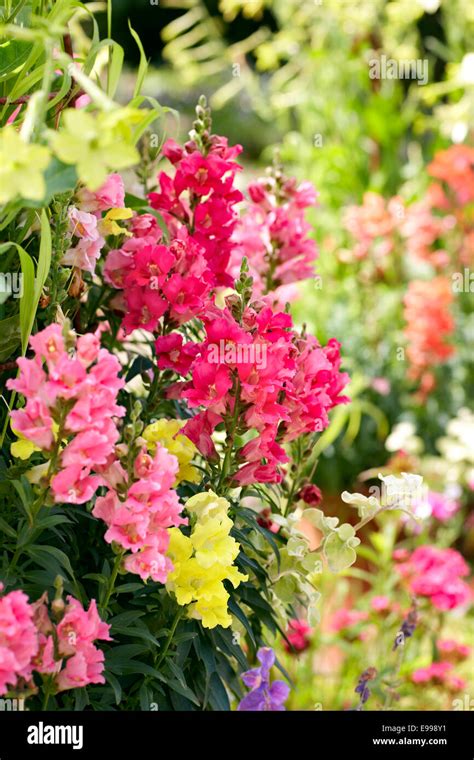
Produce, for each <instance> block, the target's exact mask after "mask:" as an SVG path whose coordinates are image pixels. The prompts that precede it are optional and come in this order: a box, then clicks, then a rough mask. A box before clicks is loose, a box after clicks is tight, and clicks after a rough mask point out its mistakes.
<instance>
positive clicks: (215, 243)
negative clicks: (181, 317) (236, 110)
mask: <svg viewBox="0 0 474 760" xmlns="http://www.w3.org/2000/svg"><path fill="white" fill-rule="evenodd" d="M196 116H197V118H196V120H195V121H194V123H193V127H194V128H193V129H192V130H191V132H190V135H189V136H190V140H189V141H188V142H187V143H185V145H184V146H180V145H178V144H177V143H176V142H174V140H167V141H166V143H165V145H164V146H163V151H162V152H163V154H164V155H165V156H166V158H167V159H168V160H169V161H170V163H171V164H173V166H174V168H175V171H174V175H173V177H170V176H169V175H168V174H166V173H165V172H160V174H159V175H158V182H159V185H160V192H153V193H150V195H149V199H150V204H151V206H152V208H154V209H157V210H158V211H159V212H160V213H161V214H162V216H163V218H164V220H165V222H166V224H167V226H168V228H169V230H170V233H171V236H172V238H175V237H179V234H178V233H179V232H180V231H181V233H183V231H187V232H188V233H189V235H190V236H191V237H192V239H193V241H194V244H195V245H196V247H199V248H200V249H202V250H203V252H204V257H205V260H206V261H207V264H208V268H209V270H210V272H212V274H213V279H214V284H215V285H221V286H222V285H223V286H229V285H230V286H231V285H232V284H233V283H232V279H231V277H230V276H229V273H228V265H229V258H230V255H231V251H232V247H233V243H232V241H231V238H232V233H233V231H234V228H235V226H236V223H237V220H238V216H237V212H236V209H235V205H236V204H237V203H238V202H239V201H241V200H242V198H243V195H242V193H241V192H240V191H239V190H237V189H236V188H235V187H234V180H235V175H236V173H237V172H238V171H241V167H240V166H239V164H238V163H237V162H236V161H235V160H234V159H235V158H236V156H238V155H239V153H240V152H241V151H242V146H240V145H235V146H229V145H228V143H227V139H226V138H225V137H221V136H219V135H212V134H211V124H212V120H211V114H210V109H209V108H208V107H207V103H206V99H205V98H204V96H202V97H201V98H200V100H199V105H198V106H197V108H196Z"/></svg>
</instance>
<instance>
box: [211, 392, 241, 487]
mask: <svg viewBox="0 0 474 760" xmlns="http://www.w3.org/2000/svg"><path fill="white" fill-rule="evenodd" d="M239 397H240V380H237V385H236V389H235V403H234V413H233V415H232V422H231V425H230V430H229V431H228V433H227V439H226V448H225V455H224V461H223V463H222V470H221V474H220V476H219V481H218V483H217V487H216V491H217V493H218V494H219V492H220V490H221V488H222V486H223V485H224V482H225V479H226V477H227V474H228V472H229V469H230V462H231V458H232V449H233V446H234V434H235V429H236V427H237V423H238V421H239V413H240V405H239V401H240V398H239Z"/></svg>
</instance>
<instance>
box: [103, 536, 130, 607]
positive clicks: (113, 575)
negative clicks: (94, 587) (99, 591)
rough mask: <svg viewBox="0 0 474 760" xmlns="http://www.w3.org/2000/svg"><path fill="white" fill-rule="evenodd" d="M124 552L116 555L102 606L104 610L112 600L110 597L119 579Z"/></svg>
mask: <svg viewBox="0 0 474 760" xmlns="http://www.w3.org/2000/svg"><path fill="white" fill-rule="evenodd" d="M124 554H125V552H124V551H121V552H120V554H117V556H116V557H115V562H114V566H113V568H112V572H111V574H110V578H109V583H108V585H107V593H106V595H105V599H104V602H103V604H102V608H103V610H104V612H105V610H106V609H107V607H108V604H109V601H110V597H111V596H112V594H113V592H114V588H115V582H116V580H117V575H118V571H119V569H120V563H121V562H122V559H123V555H124Z"/></svg>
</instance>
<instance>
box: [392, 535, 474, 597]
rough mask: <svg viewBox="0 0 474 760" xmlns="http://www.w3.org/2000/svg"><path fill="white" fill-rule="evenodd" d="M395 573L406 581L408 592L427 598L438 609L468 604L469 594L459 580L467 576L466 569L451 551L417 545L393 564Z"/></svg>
mask: <svg viewBox="0 0 474 760" xmlns="http://www.w3.org/2000/svg"><path fill="white" fill-rule="evenodd" d="M398 556H399V555H396V556H395V559H397V557H398ZM397 570H398V572H399V573H400V574H401V575H402V577H403V578H405V579H406V580H407V582H408V586H409V589H410V591H411V593H413V594H417V595H419V596H425V597H428V598H429V600H430V602H431V603H432V604H433V605H434V606H435V607H436V608H437V609H439V610H451V609H454V608H455V607H461V606H466V605H468V604H469V603H470V601H471V598H472V592H471V590H470V588H469V586H468V584H467V583H466V582H465V581H463V580H462V578H463V577H465V576H467V575H469V568H468V566H467V564H466V563H465V561H464V560H463V558H462V556H461V555H460V554H459V552H457V551H456V550H455V549H439V548H438V547H436V546H419V547H418V548H417V549H415V551H414V552H413V554H412V555H411V556H410V557H409V558H408V559H407V560H406V561H402V562H400V563H399V564H398V565H397Z"/></svg>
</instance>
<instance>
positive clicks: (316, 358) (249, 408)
mask: <svg viewBox="0 0 474 760" xmlns="http://www.w3.org/2000/svg"><path fill="white" fill-rule="evenodd" d="M226 304H227V305H226V307H225V308H224V309H218V308H217V307H215V306H213V307H211V306H210V307H209V308H208V309H207V311H206V314H205V315H204V316H203V317H202V321H203V325H204V330H205V339H204V340H203V341H202V342H201V343H200V344H195V343H191V345H189V343H186V344H184V345H183V343H182V340H181V336H178V335H177V334H174V333H172V334H171V335H170V336H167V338H166V339H165V338H158V340H157V344H158V347H159V349H160V348H164V346H165V340H166V341H170V340H171V338H172V337H173V336H174V342H173V346H172V348H170V349H169V350H168V353H167V355H166V354H165V353H164V351H163V352H162V353H161V354H160V363H161V364H160V366H162V367H164V368H167V369H172V370H174V371H175V372H177V373H178V374H182V375H185V374H189V375H190V377H191V379H190V380H187V381H185V382H180V383H176V384H174V385H173V386H172V387H171V388H170V389H169V393H170V395H172V397H174V398H181V399H185V400H186V402H187V404H188V405H189V406H190V407H191V408H197V409H199V408H201V411H198V413H197V414H196V415H195V416H194V417H193V418H192V419H191V420H190V421H189V422H187V423H186V425H185V427H184V428H183V432H184V433H185V434H186V435H187V436H188V438H190V439H191V440H192V441H193V442H194V443H195V445H196V446H197V448H198V449H199V451H200V452H201V454H203V456H205V457H208V458H211V460H215V461H216V460H217V452H216V449H215V446H214V442H213V440H212V433H213V432H214V430H215V429H216V427H217V426H218V425H219V424H221V423H224V428H225V430H226V456H225V459H224V463H223V469H222V472H221V475H222V482H221V483H220V485H222V483H223V482H224V480H225V479H227V482H230V481H231V480H232V481H233V482H235V483H238V484H239V485H246V484H248V483H253V482H280V481H281V480H282V476H283V474H282V469H281V465H282V464H284V463H286V462H287V461H288V457H287V454H286V452H285V450H284V449H283V444H285V443H287V442H289V441H292V440H294V439H295V438H297V437H299V436H302V435H305V434H307V433H310V432H315V431H318V432H319V431H321V430H324V428H325V427H326V426H327V425H328V412H329V410H330V409H332V408H333V407H334V406H336V405H338V404H340V403H345V402H346V401H347V398H346V397H344V396H342V395H341V392H342V390H343V388H344V386H345V385H346V383H347V379H348V378H347V375H346V374H345V373H341V372H340V371H339V367H340V361H341V360H340V355H339V348H340V346H339V343H338V342H337V341H336V340H334V339H332V340H330V341H329V343H328V345H327V346H325V347H322V346H320V344H319V343H318V341H317V340H316V338H314V337H312V336H308V335H305V334H304V333H303V334H299V333H297V332H296V331H295V330H294V328H293V324H292V320H291V317H290V315H289V314H287V313H284V312H276V313H275V312H273V311H272V309H271V308H270V307H269V306H265V305H264V304H263V303H261V302H253V303H251V304H250V305H245V297H243V298H240V297H238V296H230V297H229V298H227V299H226ZM249 430H252V431H256V433H258V434H259V435H257V436H256V435H255V433H254V434H253V436H252V437H249V440H248V442H247V443H245V444H244V445H243V446H240V447H235V437H236V436H237V435H238V434H240V433H242V434H243V433H246V432H248V431H249ZM234 448H235V450H234ZM231 459H232V461H231Z"/></svg>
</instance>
